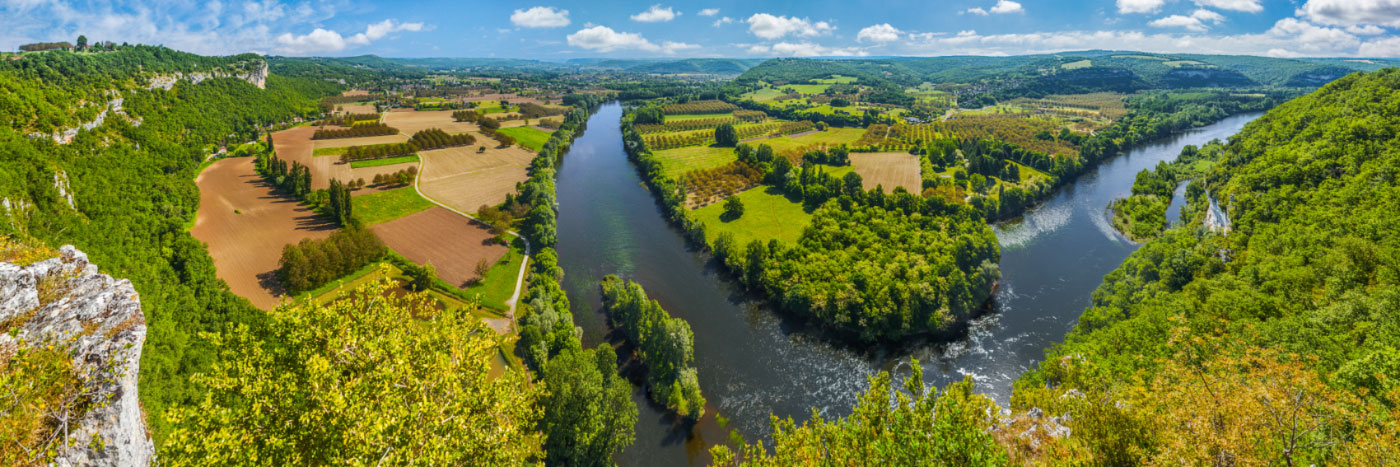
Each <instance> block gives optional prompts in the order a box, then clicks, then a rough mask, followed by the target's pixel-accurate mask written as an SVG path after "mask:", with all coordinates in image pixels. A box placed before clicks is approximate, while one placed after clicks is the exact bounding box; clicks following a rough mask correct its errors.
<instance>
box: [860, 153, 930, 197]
mask: <svg viewBox="0 0 1400 467" xmlns="http://www.w3.org/2000/svg"><path fill="white" fill-rule="evenodd" d="M850 157H851V165H852V166H853V167H855V170H856V173H858V174H860V179H861V187H862V188H864V189H866V190H870V189H873V188H875V187H876V186H877V185H879V186H883V187H884V189H885V193H889V192H891V191H894V187H896V186H902V187H904V189H905V190H909V192H910V193H918V192H920V191H921V190H920V188H922V183H923V182H922V180H921V178H920V176H919V156H915V155H913V154H909V153H907V152H876V153H852V154H851V156H850Z"/></svg>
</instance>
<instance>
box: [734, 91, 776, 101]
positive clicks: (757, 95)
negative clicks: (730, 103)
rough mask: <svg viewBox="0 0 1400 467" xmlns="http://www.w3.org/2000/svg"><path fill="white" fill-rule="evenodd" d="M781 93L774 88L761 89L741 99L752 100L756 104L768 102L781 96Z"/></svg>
mask: <svg viewBox="0 0 1400 467" xmlns="http://www.w3.org/2000/svg"><path fill="white" fill-rule="evenodd" d="M782 95H783V92H782V91H779V90H777V89H774V88H763V89H759V90H757V91H754V92H750V93H746V94H744V95H743V96H742V97H745V98H748V99H753V100H754V101H757V102H768V101H771V100H773V99H777V98H778V96H782Z"/></svg>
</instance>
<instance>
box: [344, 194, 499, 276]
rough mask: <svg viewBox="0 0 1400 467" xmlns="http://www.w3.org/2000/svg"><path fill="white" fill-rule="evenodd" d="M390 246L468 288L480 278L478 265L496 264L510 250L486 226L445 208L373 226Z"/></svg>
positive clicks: (411, 259)
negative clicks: (479, 263)
mask: <svg viewBox="0 0 1400 467" xmlns="http://www.w3.org/2000/svg"><path fill="white" fill-rule="evenodd" d="M370 230H373V231H374V233H375V234H377V235H379V238H381V239H383V240H384V244H386V245H388V246H389V248H392V249H394V251H396V252H398V253H399V254H401V255H403V256H404V257H405V258H408V259H409V260H410V261H413V262H415V263H418V264H432V265H433V267H435V268H437V273H438V277H441V278H442V280H445V281H447V282H448V283H450V284H452V285H455V286H458V287H465V286H467V285H470V284H471V283H472V281H475V280H477V279H480V276H478V275H477V274H476V264H477V262H478V261H480V260H482V259H485V260H486V261H487V262H489V263H490V264H495V263H496V261H499V260H500V259H501V257H502V256H505V254H506V252H507V251H509V248H507V247H506V246H505V245H501V244H498V243H495V241H494V238H495V237H494V236H493V235H491V232H490V231H489V230H487V229H486V227H485V226H483V225H481V224H478V223H476V222H473V221H472V220H470V219H467V218H465V217H462V216H460V215H458V214H457V213H454V212H452V211H449V210H447V209H444V208H442V207H433V208H431V209H428V210H426V211H422V212H419V213H416V214H413V215H409V216H406V217H402V218H399V219H395V220H392V221H389V222H385V223H382V224H376V225H373V226H371V227H370Z"/></svg>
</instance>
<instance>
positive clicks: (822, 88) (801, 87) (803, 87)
mask: <svg viewBox="0 0 1400 467" xmlns="http://www.w3.org/2000/svg"><path fill="white" fill-rule="evenodd" d="M829 87H831V85H830V84H789V85H787V86H783V89H787V88H792V90H794V91H797V93H798V94H821V93H823V92H826V88H829Z"/></svg>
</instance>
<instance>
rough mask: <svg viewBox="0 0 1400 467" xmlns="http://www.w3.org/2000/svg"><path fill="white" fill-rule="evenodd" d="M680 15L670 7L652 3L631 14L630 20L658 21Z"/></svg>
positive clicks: (664, 20) (668, 19)
mask: <svg viewBox="0 0 1400 467" xmlns="http://www.w3.org/2000/svg"><path fill="white" fill-rule="evenodd" d="M680 15H681V14H680V13H679V12H677V11H676V10H673V9H671V7H664V8H663V7H662V6H661V5H652V6H651V8H648V9H647V11H643V12H641V13H637V14H635V15H632V21H639V22H643V23H660V22H666V21H670V20H673V19H676V17H677V16H680Z"/></svg>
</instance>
